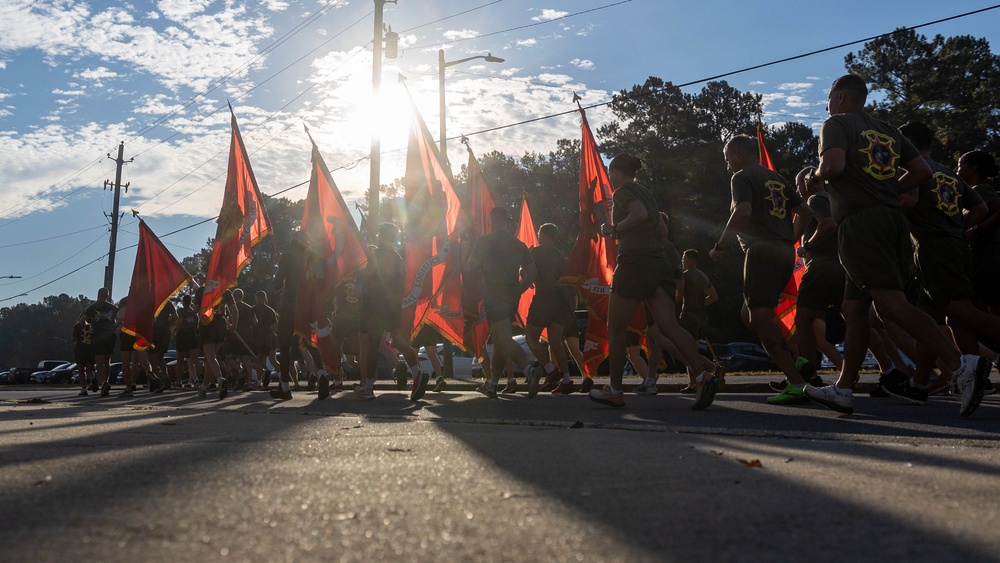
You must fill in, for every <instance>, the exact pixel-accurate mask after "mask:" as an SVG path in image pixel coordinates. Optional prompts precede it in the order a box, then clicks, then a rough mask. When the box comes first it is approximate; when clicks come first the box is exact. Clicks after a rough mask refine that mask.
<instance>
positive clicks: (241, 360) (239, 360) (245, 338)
mask: <svg viewBox="0 0 1000 563" xmlns="http://www.w3.org/2000/svg"><path fill="white" fill-rule="evenodd" d="M233 301H235V303H236V308H237V309H238V310H239V313H240V314H239V324H238V325H236V327H234V328H235V329H236V334H235V335H234V337H233V338H230V339H228V340H229V344H227V345H226V348H227V351H228V352H229V353H230V354H232V355H233V356H234V357H235V358H236V367H237V369H242V370H243V373H244V374H247V373H248V374H250V388H251V389H253V390H255V391H256V390H258V389H260V379H259V378H258V374H259V373H261V372H262V371H263V370H262V368H261V367H260V366H259V365H258V364H257V357H256V356H257V355H256V353H255V351H256V344H257V341H256V334H257V314H256V313H255V312H254V309H253V307H252V306H251V305H250V304H249V303H247V302H246V301H244V300H243V290H242V289H240V288H236V289H234V290H233ZM236 336H238V337H239V338H235V337H236ZM244 381H246V380H245V379H244Z"/></svg>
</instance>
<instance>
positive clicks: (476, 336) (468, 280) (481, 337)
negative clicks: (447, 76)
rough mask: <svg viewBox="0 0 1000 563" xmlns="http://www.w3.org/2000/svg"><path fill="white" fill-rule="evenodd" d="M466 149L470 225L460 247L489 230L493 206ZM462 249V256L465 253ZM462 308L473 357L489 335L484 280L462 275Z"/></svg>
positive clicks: (473, 158)
mask: <svg viewBox="0 0 1000 563" xmlns="http://www.w3.org/2000/svg"><path fill="white" fill-rule="evenodd" d="M466 149H467V150H468V151H469V167H468V170H469V173H468V179H466V181H465V188H466V204H467V207H468V211H469V215H470V226H469V229H468V231H466V238H465V240H463V241H462V248H463V249H472V248H474V247H475V246H476V241H477V240H479V237H481V236H483V235H487V234H489V233H490V232H492V229H491V227H490V211H492V210H493V208H494V207H496V204H495V203H494V201H493V194H492V193H491V192H490V186H489V184H487V183H486V178H485V177H484V176H483V170H482V168H480V167H479V162H477V161H476V155H474V154H472V149H470V148H468V146H466ZM464 254H465V253H464V252H463V256H464ZM462 309H463V310H464V311H465V322H466V331H465V333H466V337H467V338H466V341H465V346H466V349H468V350H469V351H470V352H472V353H473V354H474V355H475V356H476V357H481V356H480V354H481V352H482V350H483V346H485V345H486V339H487V338H489V336H490V323H489V322H487V320H486V308H485V307H484V306H483V282H482V278H481V277H480V276H467V275H464V273H463V275H462Z"/></svg>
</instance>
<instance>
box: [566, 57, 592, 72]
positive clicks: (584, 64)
mask: <svg viewBox="0 0 1000 563" xmlns="http://www.w3.org/2000/svg"><path fill="white" fill-rule="evenodd" d="M569 64H571V65H573V66H575V67H577V68H582V69H583V70H594V68H595V67H594V61H592V60H590V59H573V60H571V61H570V62H569Z"/></svg>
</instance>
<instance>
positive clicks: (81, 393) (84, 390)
mask: <svg viewBox="0 0 1000 563" xmlns="http://www.w3.org/2000/svg"><path fill="white" fill-rule="evenodd" d="M76 396H77V397H86V396H87V390H86V389H80V392H79V393H77V394H76Z"/></svg>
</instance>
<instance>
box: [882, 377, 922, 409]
mask: <svg viewBox="0 0 1000 563" xmlns="http://www.w3.org/2000/svg"><path fill="white" fill-rule="evenodd" d="M882 388H883V389H885V392H886V393H888V394H889V395H892V396H893V397H895V398H897V399H900V400H903V401H906V402H907V403H910V404H912V405H926V404H927V396H928V393H927V389H917V388H916V387H914V386H913V385H911V384H910V382H909V381H907V382H905V383H889V384H886V385H884V386H883V387H882Z"/></svg>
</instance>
